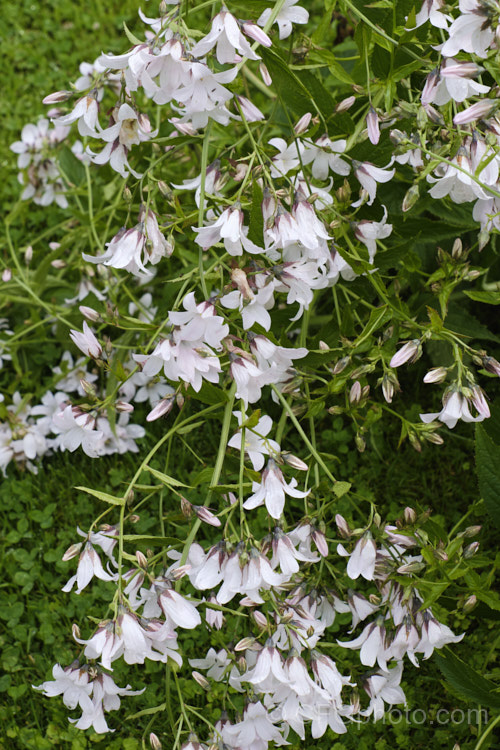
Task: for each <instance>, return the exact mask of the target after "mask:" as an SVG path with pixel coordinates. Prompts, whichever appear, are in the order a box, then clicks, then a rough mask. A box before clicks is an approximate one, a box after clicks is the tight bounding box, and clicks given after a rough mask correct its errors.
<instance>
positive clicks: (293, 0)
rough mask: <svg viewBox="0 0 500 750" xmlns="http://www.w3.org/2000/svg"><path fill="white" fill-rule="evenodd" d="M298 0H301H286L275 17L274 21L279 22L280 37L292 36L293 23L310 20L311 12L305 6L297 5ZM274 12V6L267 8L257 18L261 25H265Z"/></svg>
mask: <svg viewBox="0 0 500 750" xmlns="http://www.w3.org/2000/svg"><path fill="white" fill-rule="evenodd" d="M298 2H299V0H285V2H284V3H283V5H282V6H281V8H280V10H279V13H278V15H277V16H276V17H275V19H274V23H277V24H278V28H279V38H280V39H287V38H288V37H289V36H290V34H291V33H292V30H293V27H292V24H294V23H307V22H308V20H309V12H308V11H307V10H306V9H305V8H301V7H300V6H299V7H295V6H296V5H297V3H298ZM272 13H273V10H272V8H266V9H265V10H264V11H263V12H262V13H261V15H260V16H259V19H258V20H257V23H258V24H259V26H265V25H266V24H267V22H268V21H269V20H270V18H271V15H272Z"/></svg>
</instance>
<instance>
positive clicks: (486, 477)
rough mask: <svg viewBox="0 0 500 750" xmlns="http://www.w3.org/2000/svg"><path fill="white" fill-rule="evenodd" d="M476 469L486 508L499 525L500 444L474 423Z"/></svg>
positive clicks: (498, 525) (496, 524)
mask: <svg viewBox="0 0 500 750" xmlns="http://www.w3.org/2000/svg"><path fill="white" fill-rule="evenodd" d="M476 471H477V478H478V480H479V490H480V492H481V497H482V498H483V500H484V504H485V506H486V510H487V511H488V513H489V514H490V516H491V519H492V521H493V523H494V524H495V526H497V527H500V446H498V445H496V444H495V443H494V442H493V440H492V439H491V438H490V437H489V435H488V434H487V432H486V430H485V429H484V427H483V426H482V425H480V424H478V425H476Z"/></svg>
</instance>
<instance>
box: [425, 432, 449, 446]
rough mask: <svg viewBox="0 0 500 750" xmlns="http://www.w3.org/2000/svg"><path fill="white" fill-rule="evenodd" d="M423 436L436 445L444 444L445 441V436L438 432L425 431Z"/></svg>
mask: <svg viewBox="0 0 500 750" xmlns="http://www.w3.org/2000/svg"><path fill="white" fill-rule="evenodd" d="M423 437H424V439H425V440H427V441H428V442H429V443H433V444H434V445H443V443H444V440H443V438H442V437H441V435H439V434H438V433H437V432H424V433H423Z"/></svg>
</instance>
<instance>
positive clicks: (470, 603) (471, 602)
mask: <svg viewBox="0 0 500 750" xmlns="http://www.w3.org/2000/svg"><path fill="white" fill-rule="evenodd" d="M476 604H477V596H476V595H475V594H471V595H470V596H469V597H467V599H466V600H465V602H464V606H463V611H464V612H470V611H471V610H473V609H474V607H475V606H476Z"/></svg>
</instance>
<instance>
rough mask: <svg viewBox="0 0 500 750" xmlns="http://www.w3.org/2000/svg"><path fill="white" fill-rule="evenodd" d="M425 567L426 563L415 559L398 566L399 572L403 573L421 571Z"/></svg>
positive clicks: (408, 573)
mask: <svg viewBox="0 0 500 750" xmlns="http://www.w3.org/2000/svg"><path fill="white" fill-rule="evenodd" d="M424 568H425V563H423V562H418V561H416V560H414V561H413V562H410V563H406V565H400V566H399V568H397V572H398V573H401V574H402V575H411V573H419V572H420V571H421V570H423V569H424Z"/></svg>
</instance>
